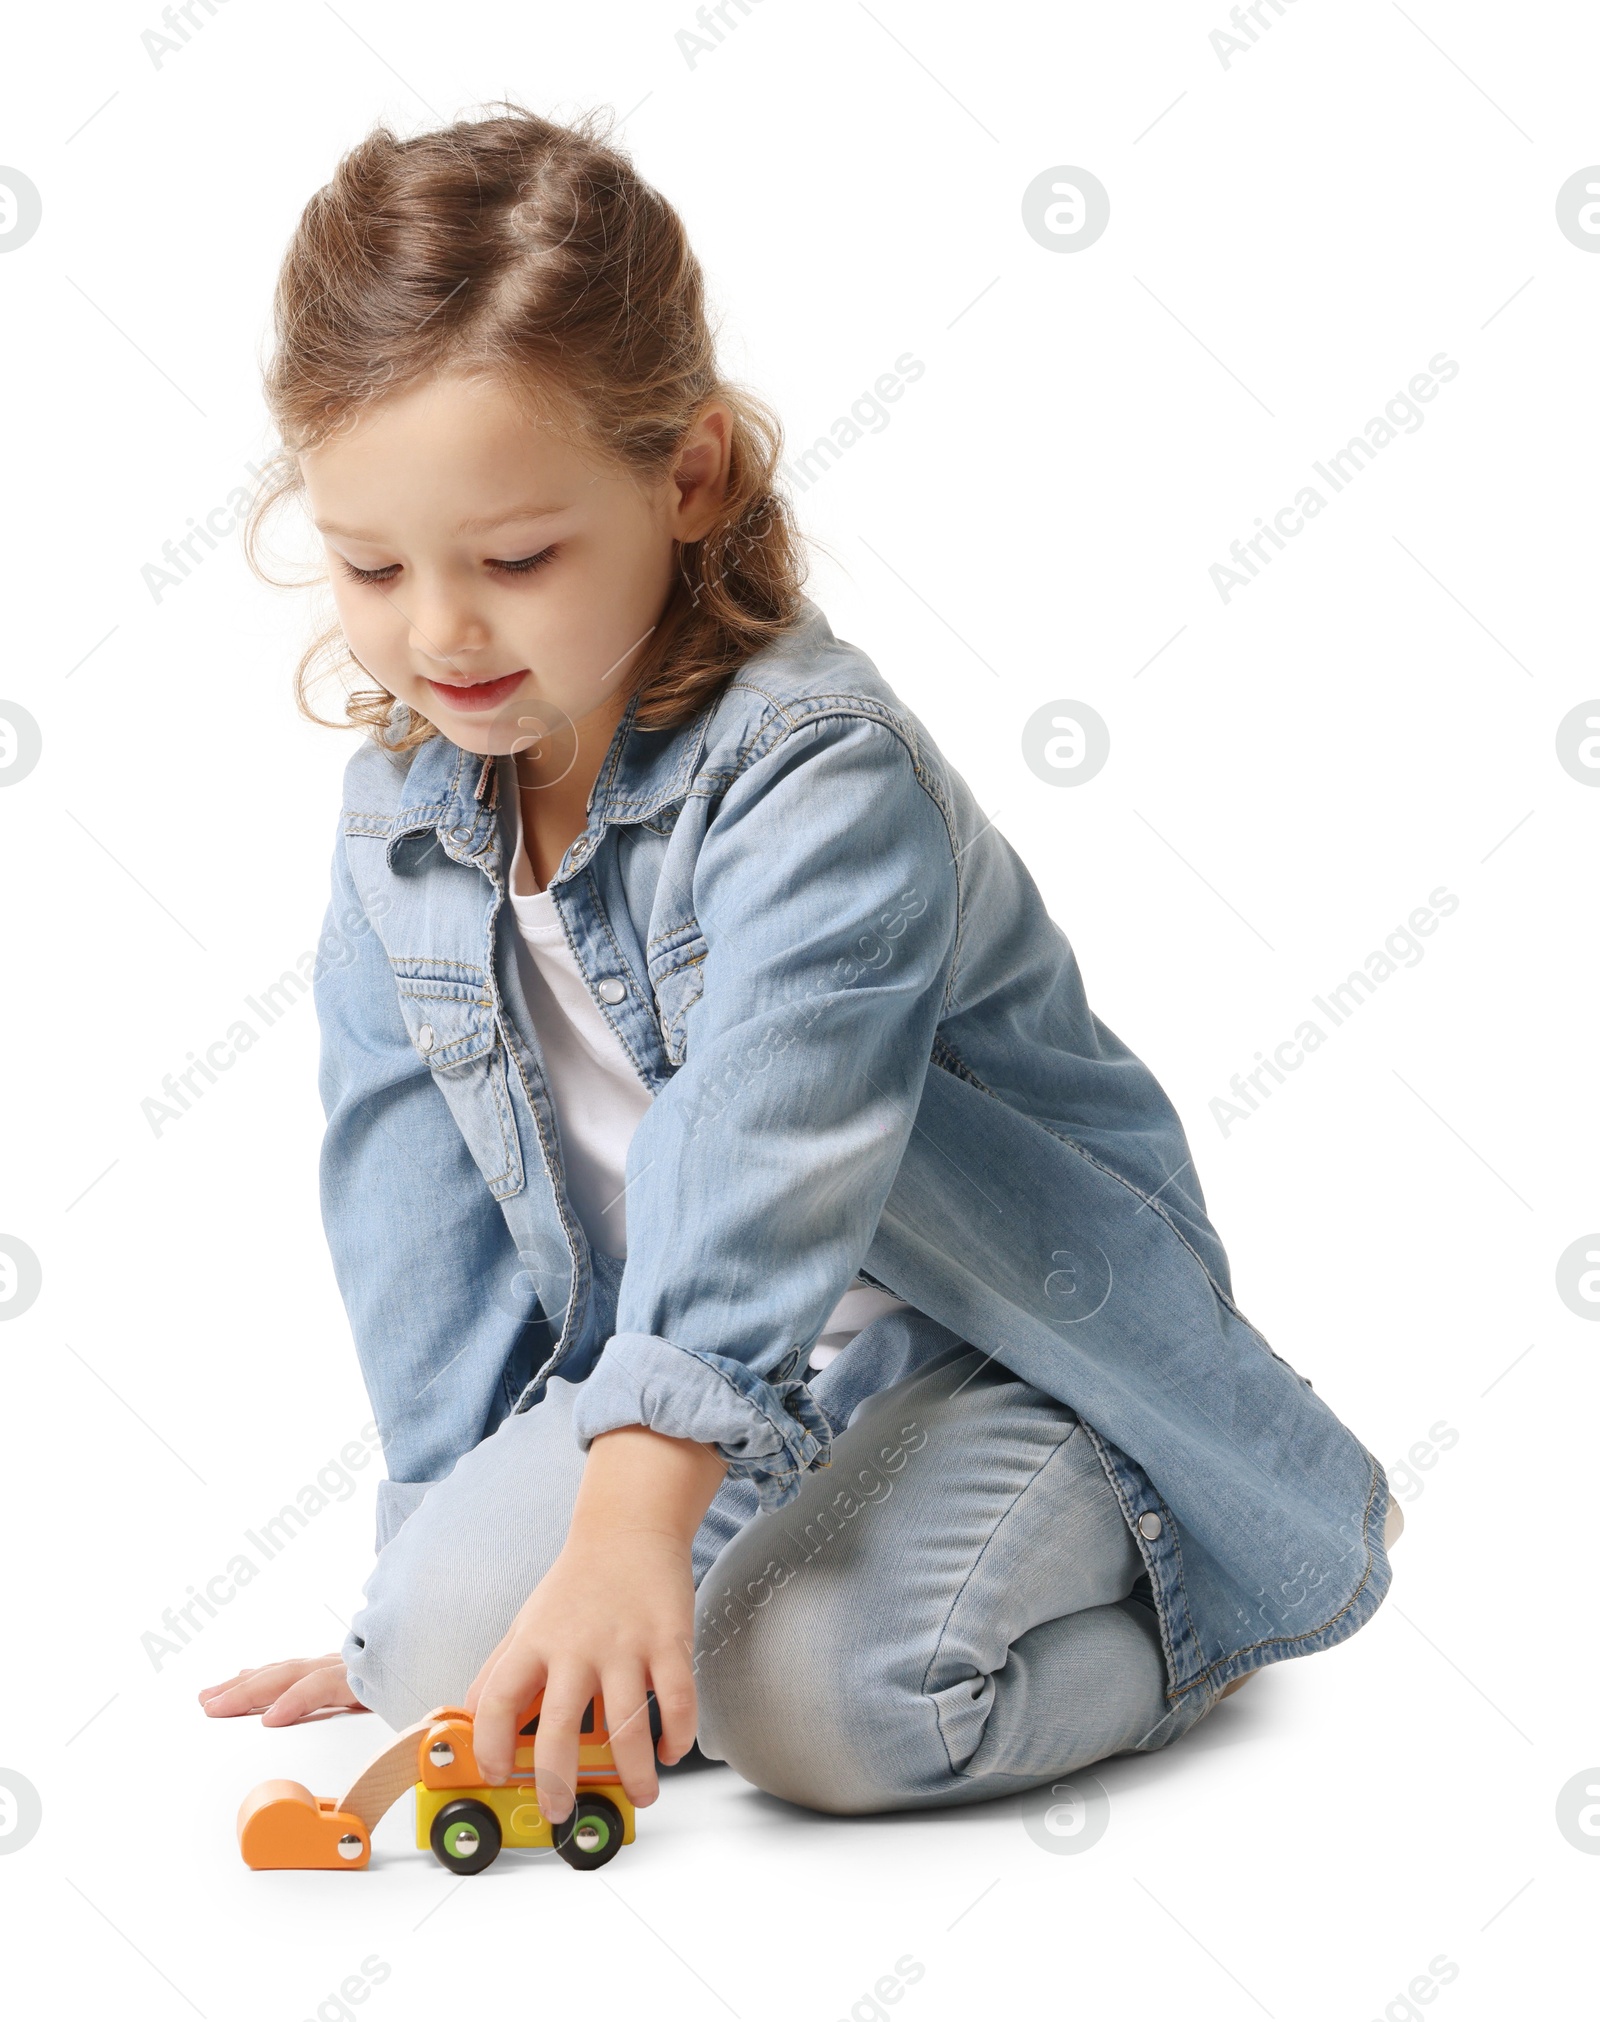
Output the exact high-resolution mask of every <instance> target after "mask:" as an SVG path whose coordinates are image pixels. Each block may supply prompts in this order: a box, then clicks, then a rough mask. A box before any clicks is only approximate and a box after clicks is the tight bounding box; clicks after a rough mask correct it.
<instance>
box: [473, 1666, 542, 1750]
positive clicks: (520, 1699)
mask: <svg viewBox="0 0 1600 2022" xmlns="http://www.w3.org/2000/svg"><path fill="white" fill-rule="evenodd" d="M544 1680H545V1662H544V1659H543V1658H542V1657H540V1656H538V1655H537V1654H536V1653H535V1652H533V1651H531V1650H526V1651H525V1650H519V1649H517V1648H516V1647H515V1646H512V1647H510V1648H507V1649H504V1650H502V1652H501V1654H500V1656H499V1657H498V1658H497V1659H496V1660H495V1661H494V1662H493V1664H492V1666H491V1667H490V1668H489V1670H488V1675H487V1677H484V1676H482V1675H480V1677H479V1678H478V1680H477V1683H476V1692H477V1704H476V1705H475V1706H472V1707H471V1712H472V1752H473V1754H474V1755H475V1756H476V1757H477V1758H478V1768H479V1769H480V1770H481V1771H482V1773H483V1778H484V1781H485V1782H486V1783H505V1782H507V1781H508V1780H509V1778H510V1777H511V1775H512V1773H513V1771H514V1770H515V1768H516V1761H515V1757H516V1750H517V1720H518V1716H519V1715H520V1714H521V1712H522V1709H523V1708H524V1707H525V1706H526V1705H528V1703H529V1702H530V1701H531V1700H532V1699H533V1698H534V1697H535V1696H536V1695H537V1693H538V1690H539V1687H540V1686H541V1685H542V1684H543V1683H544ZM540 1724H541V1726H542V1725H543V1722H542V1721H541V1723H540Z"/></svg>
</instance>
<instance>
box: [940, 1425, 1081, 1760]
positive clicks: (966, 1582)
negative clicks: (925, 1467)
mask: <svg viewBox="0 0 1600 2022" xmlns="http://www.w3.org/2000/svg"><path fill="white" fill-rule="evenodd" d="M1080 1429H1081V1427H1080V1422H1079V1421H1078V1420H1077V1419H1074V1420H1073V1422H1072V1424H1071V1425H1070V1426H1069V1427H1068V1428H1067V1431H1066V1433H1065V1434H1064V1436H1063V1437H1062V1438H1060V1439H1058V1440H1057V1441H1056V1442H1055V1444H1054V1445H1053V1446H1052V1447H1051V1449H1050V1451H1049V1452H1048V1453H1047V1454H1046V1455H1045V1457H1044V1459H1043V1460H1041V1461H1040V1463H1039V1465H1038V1466H1037V1467H1036V1468H1035V1469H1034V1470H1033V1472H1032V1474H1030V1475H1029V1477H1028V1479H1027V1480H1026V1481H1025V1482H1024V1483H1023V1484H1022V1486H1021V1487H1020V1488H1019V1489H1018V1490H1017V1492H1016V1494H1015V1495H1014V1496H1013V1497H1012V1498H1011V1500H1010V1501H1009V1502H1008V1503H1007V1504H1006V1506H1005V1508H1004V1509H1003V1510H1002V1511H1001V1512H1000V1514H999V1516H997V1517H996V1518H995V1520H994V1522H993V1523H992V1524H991V1525H990V1526H989V1535H988V1536H987V1537H986V1538H985V1539H984V1541H983V1545H982V1547H981V1549H980V1550H979V1552H978V1555H977V1557H976V1558H975V1559H974V1560H973V1561H972V1564H971V1565H970V1566H968V1568H967V1570H966V1574H965V1577H964V1578H963V1579H962V1581H961V1584H960V1585H959V1586H958V1587H957V1588H956V1590H955V1592H954V1593H953V1594H952V1595H951V1597H950V1605H949V1607H948V1608H947V1609H946V1610H945V1613H944V1620H943V1621H942V1622H941V1623H940V1624H939V1631H938V1634H937V1635H936V1636H935V1637H934V1642H933V1651H932V1654H931V1655H930V1656H929V1658H928V1662H927V1666H926V1668H925V1669H924V1671H923V1674H922V1683H921V1685H920V1686H919V1687H918V1690H919V1692H920V1694H921V1696H922V1697H923V1698H924V1699H927V1700H929V1703H930V1704H931V1703H932V1701H931V1695H930V1693H929V1691H928V1680H929V1678H930V1677H931V1676H932V1674H933V1669H934V1666H935V1665H936V1664H937V1663H938V1661H939V1653H940V1651H941V1650H942V1649H943V1648H944V1639H945V1636H946V1635H947V1634H948V1632H949V1628H950V1621H951V1617H952V1616H953V1615H954V1614H955V1611H956V1609H957V1607H959V1605H960V1603H961V1597H962V1595H963V1594H964V1593H965V1592H966V1591H967V1588H968V1587H969V1586H971V1584H972V1582H973V1580H974V1578H975V1577H976V1576H977V1571H978V1568H979V1566H981V1565H982V1564H983V1562H984V1559H985V1558H986V1557H987V1556H988V1553H989V1547H990V1546H991V1545H992V1544H993V1543H994V1541H995V1539H996V1538H997V1537H998V1536H999V1534H1000V1530H1001V1527H1002V1526H1003V1525H1004V1523H1005V1522H1006V1519H1007V1518H1008V1517H1009V1516H1010V1515H1011V1513H1012V1511H1013V1510H1015V1508H1016V1506H1017V1504H1018V1503H1019V1502H1021V1500H1022V1498H1023V1497H1024V1496H1025V1495H1026V1494H1027V1493H1028V1491H1029V1489H1031V1488H1032V1487H1033V1486H1034V1484H1035V1483H1036V1482H1037V1481H1038V1479H1039V1477H1040V1475H1042V1474H1043V1473H1044V1471H1045V1469H1046V1468H1047V1467H1048V1466H1049V1465H1050V1463H1051V1462H1052V1461H1053V1460H1054V1459H1055V1458H1056V1456H1057V1455H1058V1454H1059V1453H1061V1452H1063V1451H1064V1450H1065V1448H1066V1446H1067V1444H1068V1442H1069V1441H1070V1440H1071V1439H1072V1437H1073V1435H1074V1434H1075V1433H1077V1432H1078V1431H1079V1430H1080ZM933 1724H934V1726H935V1727H936V1728H937V1729H938V1730H939V1742H940V1745H941V1747H942V1748H943V1749H944V1753H945V1760H946V1762H949V1764H950V1774H951V1775H952V1776H961V1777H964V1776H965V1775H966V1774H967V1772H966V1771H965V1770H964V1769H958V1768H957V1767H956V1765H955V1763H954V1762H953V1761H951V1759H950V1744H949V1742H948V1741H947V1740H946V1739H945V1732H944V1722H943V1721H942V1720H941V1719H940V1718H939V1715H938V1710H937V1708H935V1711H934V1723H933Z"/></svg>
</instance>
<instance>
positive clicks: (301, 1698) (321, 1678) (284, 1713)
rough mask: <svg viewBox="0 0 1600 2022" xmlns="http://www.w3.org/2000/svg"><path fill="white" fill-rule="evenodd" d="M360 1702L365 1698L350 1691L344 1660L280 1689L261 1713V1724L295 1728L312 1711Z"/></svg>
mask: <svg viewBox="0 0 1600 2022" xmlns="http://www.w3.org/2000/svg"><path fill="white" fill-rule="evenodd" d="M360 1704H361V1701H360V1700H359V1699H357V1697H356V1695H355V1694H354V1693H353V1692H352V1691H351V1690H350V1680H349V1678H348V1677H347V1676H346V1674H345V1668H344V1665H343V1663H342V1662H339V1663H334V1664H330V1665H328V1666H327V1668H326V1669H325V1670H321V1671H311V1672H308V1673H307V1674H306V1676H305V1677H303V1678H299V1679H296V1681H295V1682H294V1683H293V1684H292V1685H290V1686H289V1687H288V1688H287V1689H286V1690H285V1691H283V1692H280V1693H279V1694H278V1696H277V1698H276V1699H274V1700H273V1702H272V1704H271V1705H270V1706H268V1707H267V1708H266V1710H265V1711H264V1712H263V1714H262V1715H261V1724H262V1726H263V1727H292V1726H293V1725H294V1723H295V1721H297V1720H304V1719H305V1718H306V1717H307V1715H308V1714H312V1713H320V1712H321V1711H322V1710H323V1708H324V1707H327V1706H359V1705H360Z"/></svg>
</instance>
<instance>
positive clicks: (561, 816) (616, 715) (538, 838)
mask: <svg viewBox="0 0 1600 2022" xmlns="http://www.w3.org/2000/svg"><path fill="white" fill-rule="evenodd" d="M627 704H628V697H627V694H626V693H625V692H624V693H621V694H619V695H617V696H616V697H615V699H614V700H611V701H607V702H605V703H604V704H602V705H601V707H600V708H598V709H593V710H591V711H590V712H589V714H588V715H587V716H584V717H580V719H579V720H578V722H577V724H576V725H575V726H574V727H575V729H576V732H577V740H578V749H577V755H576V756H575V757H572V762H571V763H570V765H569V764H567V760H568V758H569V756H570V755H571V753H572V745H571V742H570V740H569V739H566V738H562V739H559V740H555V741H553V742H552V743H550V744H548V745H547V746H546V747H545V749H544V750H543V751H541V752H539V753H537V754H535V753H533V752H518V753H517V754H516V755H515V757H514V758H513V759H512V761H511V762H512V764H513V766H514V767H515V768H516V774H517V789H518V795H519V798H520V800H521V804H522V840H523V846H524V848H525V849H526V850H527V852H528V862H529V864H530V865H531V866H532V869H533V875H534V877H535V879H536V880H537V882H538V885H539V889H540V890H541V891H543V890H544V888H545V886H546V885H548V884H549V882H550V880H551V878H552V877H554V875H555V873H556V870H557V867H558V866H559V865H560V862H561V859H562V858H563V857H564V856H565V855H566V853H567V851H568V850H569V849H570V848H571V847H572V844H573V843H574V842H575V841H576V840H577V838H578V837H579V836H580V835H582V833H583V831H584V828H585V827H586V826H587V824H588V820H589V795H590V793H591V792H592V791H593V789H594V783H595V780H596V779H597V778H598V777H599V774H600V767H601V765H602V764H603V762H604V760H605V755H606V753H607V751H609V750H610V748H611V740H612V737H613V736H614V735H615V734H616V728H617V725H618V724H619V723H620V722H621V720H622V712H623V710H624V709H625V708H626V707H627ZM563 767H565V770H563V769H562V768H563Z"/></svg>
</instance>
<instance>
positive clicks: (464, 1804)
mask: <svg viewBox="0 0 1600 2022" xmlns="http://www.w3.org/2000/svg"><path fill="white" fill-rule="evenodd" d="M428 1843H429V1844H430V1845H431V1846H432V1848H433V1851H434V1855H435V1857H436V1858H437V1860H438V1862H439V1865H440V1866H441V1867H446V1868H448V1869H449V1870H450V1872H451V1873H452V1874H457V1875H481V1874H482V1873H483V1871H484V1869H485V1868H486V1867H487V1866H488V1865H489V1863H490V1862H491V1861H492V1860H493V1859H494V1857H495V1855H496V1854H497V1853H498V1852H499V1851H500V1821H499V1819H497V1818H496V1817H495V1815H494V1813H493V1812H492V1811H491V1810H490V1809H489V1807H488V1806H487V1805H486V1804H477V1803H475V1802H474V1801H473V1799H471V1798H470V1797H458V1798H457V1799H456V1800H455V1802H454V1803H453V1804H447V1805H444V1806H443V1807H442V1808H441V1809H440V1811H439V1812H438V1813H437V1815H436V1816H435V1818H434V1821H433V1825H432V1827H431V1828H430V1830H429V1833H428Z"/></svg>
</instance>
